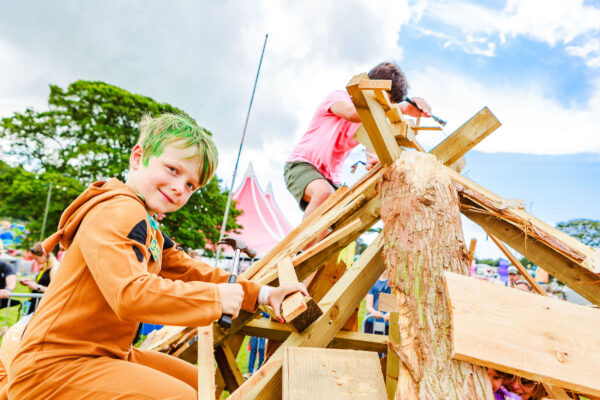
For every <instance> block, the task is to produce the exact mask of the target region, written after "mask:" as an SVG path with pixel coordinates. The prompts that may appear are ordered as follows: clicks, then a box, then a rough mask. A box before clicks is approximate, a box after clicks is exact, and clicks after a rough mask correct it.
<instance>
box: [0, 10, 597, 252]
mask: <svg viewBox="0 0 600 400" xmlns="http://www.w3.org/2000/svg"><path fill="white" fill-rule="evenodd" d="M540 10H543V12H541V11H540ZM2 11H3V12H2V13H1V14H0V88H1V89H2V90H0V116H7V115H10V114H12V113H13V112H15V111H23V110H24V109H25V108H26V107H34V108H35V109H43V108H44V106H45V104H46V103H47V97H48V92H49V89H48V85H49V84H50V83H52V84H58V85H61V86H66V85H68V84H69V83H71V82H73V81H75V80H78V79H90V80H102V81H105V82H109V83H112V84H115V85H118V86H121V87H123V88H125V89H127V90H129V91H131V92H134V93H141V94H144V95H148V96H151V97H153V98H155V99H156V100H158V101H161V102H168V103H171V104H173V105H175V106H177V107H180V108H182V109H183V110H185V111H186V112H187V113H189V114H190V115H192V116H193V117H194V118H195V119H196V120H197V121H198V122H199V123H200V124H201V125H203V126H205V127H206V128H208V129H209V130H210V131H212V132H213V133H214V135H215V136H214V137H215V141H216V143H217V146H218V147H219V150H220V166H219V169H218V171H217V174H218V176H219V178H221V179H222V180H223V185H224V186H227V187H228V186H229V184H230V180H231V174H232V170H233V165H234V162H235V157H236V153H237V148H238V145H239V138H240V135H241V131H242V127H243V124H244V119H245V116H246V110H247V108H248V102H249V99H250V93H251V90H252V83H253V81H254V77H255V74H256V68H257V66H258V60H259V56H260V50H261V48H262V44H263V40H264V36H265V33H269V41H268V43H267V49H266V53H265V58H264V63H263V67H262V71H261V76H260V80H259V84H258V88H257V91H256V97H255V100H254V106H253V110H252V115H251V117H250V122H249V125H248V131H247V142H246V144H245V147H244V152H243V154H242V157H241V160H240V172H239V176H238V181H237V182H238V183H239V181H240V180H241V176H242V174H243V172H244V169H245V166H246V165H247V164H248V163H249V162H253V164H254V170H255V172H256V175H257V177H258V178H259V180H260V183H261V185H262V187H263V188H264V187H266V185H267V182H269V181H270V182H272V184H273V190H274V192H275V197H276V199H277V201H278V202H279V205H280V207H281V208H282V210H283V211H284V213H285V214H286V216H287V217H288V219H289V220H290V222H292V224H297V223H298V222H299V221H300V218H301V216H302V214H301V213H300V211H299V209H298V208H297V206H296V204H295V203H294V200H293V198H292V197H291V195H289V193H287V191H286V189H285V186H284V183H283V177H282V170H283V164H284V162H285V160H286V158H287V155H288V154H289V153H290V151H291V150H292V148H293V146H294V144H295V142H296V141H297V140H298V139H299V138H300V136H301V135H302V134H303V132H304V129H306V127H307V126H308V123H309V121H310V118H311V116H312V114H313V112H314V109H315V107H316V106H317V104H318V103H319V102H320V101H321V100H322V99H323V98H324V97H325V95H326V94H327V93H328V92H330V91H331V90H334V89H340V88H344V87H345V85H346V83H347V82H348V81H349V80H350V78H351V77H352V76H354V75H355V74H358V73H361V72H366V71H368V70H369V69H370V68H371V67H372V66H373V65H375V64H376V63H378V62H380V61H383V60H394V61H396V62H398V63H399V64H400V65H401V67H402V68H403V69H404V71H405V73H406V75H407V77H408V80H409V83H410V91H409V94H410V95H411V96H420V97H423V98H425V99H426V100H427V101H428V102H429V103H430V104H431V106H432V107H433V111H434V113H435V114H437V115H439V116H440V117H442V118H444V119H446V120H447V121H448V126H447V127H446V128H445V130H444V133H437V134H436V133H422V134H421V135H420V136H419V140H420V142H421V143H422V144H423V145H424V146H425V147H426V148H431V147H433V146H434V145H435V144H437V143H438V142H439V141H441V140H443V139H444V137H445V135H448V134H450V133H452V131H453V130H454V129H456V128H458V127H459V126H460V125H461V124H462V123H463V122H464V121H466V120H467V119H468V118H470V117H471V116H472V115H474V114H475V113H476V112H477V111H479V110H480V109H481V108H482V107H484V106H487V107H489V108H490V110H491V111H492V112H493V113H494V115H495V116H496V117H497V118H498V119H499V120H500V122H501V123H502V126H501V127H500V128H499V129H498V130H497V131H496V132H494V133H493V134H492V135H490V136H489V137H488V138H486V139H485V140H484V141H483V142H482V143H480V144H479V145H477V147H476V148H475V149H474V150H473V151H471V152H470V153H469V154H468V155H467V163H468V164H467V168H466V170H465V173H466V174H467V175H468V176H469V177H470V178H472V179H473V180H474V181H476V182H477V183H479V184H481V185H483V186H484V187H486V188H487V189H489V190H491V191H493V192H496V193H498V194H500V195H502V196H505V197H517V198H522V199H523V200H524V201H525V203H526V204H527V205H528V207H529V209H530V211H531V212H532V213H533V214H534V215H535V216H536V217H538V218H540V219H542V220H544V221H546V222H548V223H550V224H554V223H556V222H558V221H562V220H566V219H570V218H579V217H585V218H594V219H600V215H599V214H600V213H599V211H598V207H597V206H596V203H597V201H596V199H597V198H598V195H599V194H600V193H599V189H598V188H599V186H600V185H598V182H600V74H599V71H600V9H599V5H598V2H597V1H594V2H592V1H585V2H584V1H581V0H572V1H568V2H566V1H562V0H545V1H544V0H506V1H486V2H476V1H442V0H437V1H431V0H416V1H414V0H410V1H409V0H388V1H366V0H324V1H318V2H317V1H314V2H311V1H307V2H293V1H276V0H249V1H244V2H239V1H233V0H231V1H222V2H210V1H197V2H187V1H184V0H173V1H168V2H167V1H162V0H148V1H130V2H120V1H117V0H107V1H104V2H101V3H85V4H83V3H82V4H80V3H72V2H70V1H67V0H64V1H63V0H56V1H54V2H52V3H51V4H50V3H48V4H46V3H39V2H34V1H31V0H23V1H19V2H5V4H3V6H2ZM426 123H427V122H426ZM430 123H431V124H433V122H430ZM363 155H364V153H363V152H362V150H361V149H357V150H356V151H355V152H354V153H353V154H352V156H351V157H350V159H349V160H348V162H347V163H346V166H345V167H344V173H343V178H344V179H345V180H346V181H347V182H348V183H349V184H350V183H352V182H353V180H355V179H357V178H358V174H356V175H351V174H350V173H349V166H350V165H351V164H352V162H354V161H355V160H358V159H360V158H362V157H363ZM360 171H361V170H359V172H360ZM464 231H465V239H466V241H467V242H468V241H469V240H470V238H471V237H475V238H478V240H479V242H478V247H477V252H476V254H477V255H478V256H480V257H497V256H500V253H499V251H498V250H497V249H495V247H494V246H493V244H490V243H489V241H488V240H486V238H485V235H484V234H483V232H482V231H481V230H480V229H479V228H478V227H477V226H475V225H474V224H471V223H469V222H467V221H465V223H464Z"/></svg>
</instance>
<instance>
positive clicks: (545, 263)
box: [447, 169, 600, 305]
mask: <svg viewBox="0 0 600 400" xmlns="http://www.w3.org/2000/svg"><path fill="white" fill-rule="evenodd" d="M447 171H448V173H449V174H450V177H451V179H452V183H453V185H454V187H455V188H456V189H457V191H458V195H459V200H460V207H461V211H462V213H463V214H464V215H466V216H467V217H468V218H469V219H471V220H473V221H474V222H476V223H477V224H479V225H481V227H482V228H484V229H485V230H486V231H487V232H489V233H491V234H492V235H494V236H496V237H497V238H498V239H500V240H502V241H503V242H504V243H506V244H508V245H509V246H510V247H512V248H513V249H515V250H516V251H518V252H519V253H521V254H523V255H524V256H526V257H527V258H529V259H530V260H531V261H533V262H534V263H536V264H537V265H539V266H540V267H542V268H544V269H545V270H546V271H548V272H549V273H551V274H552V275H554V276H555V277H556V278H557V279H559V280H560V281H561V282H563V283H565V284H566V285H567V286H569V287H570V288H571V289H573V290H574V291H576V292H577V293H579V294H580V295H582V296H583V297H585V298H586V299H588V300H589V301H591V302H592V303H594V304H596V305H600V277H599V276H598V275H597V274H598V273H600V259H598V258H597V257H598V254H599V253H598V250H595V249H592V248H591V247H589V246H586V245H584V244H583V243H581V242H579V241H578V240H577V239H575V238H572V237H570V236H569V235H567V234H565V233H564V232H561V231H559V230H557V229H555V228H553V227H551V226H550V225H548V224H546V223H544V222H542V221H540V220H539V219H537V218H535V217H533V216H532V215H531V214H529V213H527V212H526V211H525V210H522V209H520V208H513V207H506V208H502V207H499V206H498V205H499V204H503V201H502V200H503V199H502V198H501V197H500V196H498V195H496V194H494V193H492V192H490V191H488V190H486V189H484V188H483V187H481V186H479V185H477V184H476V183H474V182H472V181H470V180H469V179H467V178H465V177H464V176H462V175H460V174H458V173H456V172H454V171H452V170H450V169H447Z"/></svg>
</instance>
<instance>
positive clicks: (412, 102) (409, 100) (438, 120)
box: [404, 97, 446, 126]
mask: <svg viewBox="0 0 600 400" xmlns="http://www.w3.org/2000/svg"><path fill="white" fill-rule="evenodd" d="M404 101H405V102H407V103H408V104H410V105H411V106H413V107H415V108H416V109H417V110H419V111H421V112H423V110H421V107H419V106H418V105H417V103H415V102H414V101H412V99H411V98H410V97H405V98H404ZM431 118H433V119H434V120H435V121H436V122H437V123H438V124H440V125H441V126H446V121H444V120H443V119H441V118H438V117H436V116H435V115H433V114H432V115H431Z"/></svg>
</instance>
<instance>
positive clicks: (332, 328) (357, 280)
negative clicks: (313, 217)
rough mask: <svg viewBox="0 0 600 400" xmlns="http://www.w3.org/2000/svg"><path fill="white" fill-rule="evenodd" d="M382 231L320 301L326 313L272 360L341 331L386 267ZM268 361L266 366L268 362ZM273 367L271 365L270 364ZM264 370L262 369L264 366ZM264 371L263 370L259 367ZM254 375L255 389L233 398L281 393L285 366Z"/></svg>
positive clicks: (325, 341)
mask: <svg viewBox="0 0 600 400" xmlns="http://www.w3.org/2000/svg"><path fill="white" fill-rule="evenodd" d="M382 243H383V242H382V240H381V234H380V235H379V236H378V237H377V238H376V239H375V240H374V241H373V242H372V243H371V244H370V245H369V247H367V249H366V250H365V251H364V252H363V253H362V254H361V256H360V257H359V259H358V260H357V261H356V262H355V263H354V265H353V266H352V268H349V269H348V270H347V271H346V273H345V274H344V276H342V278H341V279H340V280H339V281H338V282H337V283H336V284H335V285H334V287H333V288H332V289H331V290H330V291H329V292H328V293H327V295H326V296H325V297H324V298H323V300H321V302H320V303H319V304H320V305H321V308H322V309H323V316H322V317H321V318H319V319H318V320H316V321H315V322H314V323H313V324H312V325H311V326H309V327H308V329H306V331H304V332H303V333H302V334H299V333H295V332H294V333H292V334H291V335H290V336H289V337H288V339H287V340H286V341H285V342H284V343H283V344H282V346H281V347H280V348H279V349H277V351H276V352H275V353H274V354H273V356H271V358H270V359H269V362H271V361H272V362H273V363H276V362H282V361H283V353H284V349H285V348H287V347H294V346H295V347H325V346H326V345H327V344H328V343H329V342H331V340H332V339H333V337H334V336H335V333H336V332H338V331H339V329H340V328H341V327H342V325H343V324H344V323H345V322H346V320H347V319H348V317H349V316H350V315H351V314H352V312H353V311H354V308H355V307H356V306H357V305H358V304H360V302H361V300H362V299H363V298H364V297H365V295H366V294H367V293H368V291H369V289H370V288H371V287H373V285H374V284H375V281H377V279H378V278H379V276H380V275H381V274H382V273H383V271H384V269H385V266H384V264H383V261H382V259H381V250H382V247H383V244H382ZM269 362H267V363H266V364H265V367H266V366H267V364H269ZM268 368H270V366H269V367H268ZM261 369H262V368H261ZM259 371H260V370H259ZM253 378H254V376H253V377H252V378H250V379H249V380H248V381H247V382H246V383H248V382H250V381H252V382H251V383H250V385H252V389H251V390H246V389H245V388H244V386H245V384H244V385H242V386H241V387H240V389H242V390H240V391H239V394H238V391H235V392H234V393H233V394H232V395H231V397H230V399H231V400H236V399H242V398H251V399H274V398H279V397H280V396H281V366H279V367H277V366H276V367H275V368H272V369H271V370H270V372H269V373H268V374H265V376H264V377H263V378H261V380H260V382H256V381H255V380H253Z"/></svg>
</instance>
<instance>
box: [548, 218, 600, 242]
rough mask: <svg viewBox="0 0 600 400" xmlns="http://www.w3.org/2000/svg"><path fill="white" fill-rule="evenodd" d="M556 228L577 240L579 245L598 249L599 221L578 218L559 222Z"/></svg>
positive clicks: (599, 237)
mask: <svg viewBox="0 0 600 400" xmlns="http://www.w3.org/2000/svg"><path fill="white" fill-rule="evenodd" d="M556 228H557V229H559V230H561V231H563V232H564V233H566V234H567V235H569V236H573V237H574V238H577V239H578V240H579V241H580V242H581V243H583V244H587V245H588V246H591V247H596V248H600V221H594V220H591V219H585V218H579V219H572V220H570V221H566V222H559V223H558V224H556Z"/></svg>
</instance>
